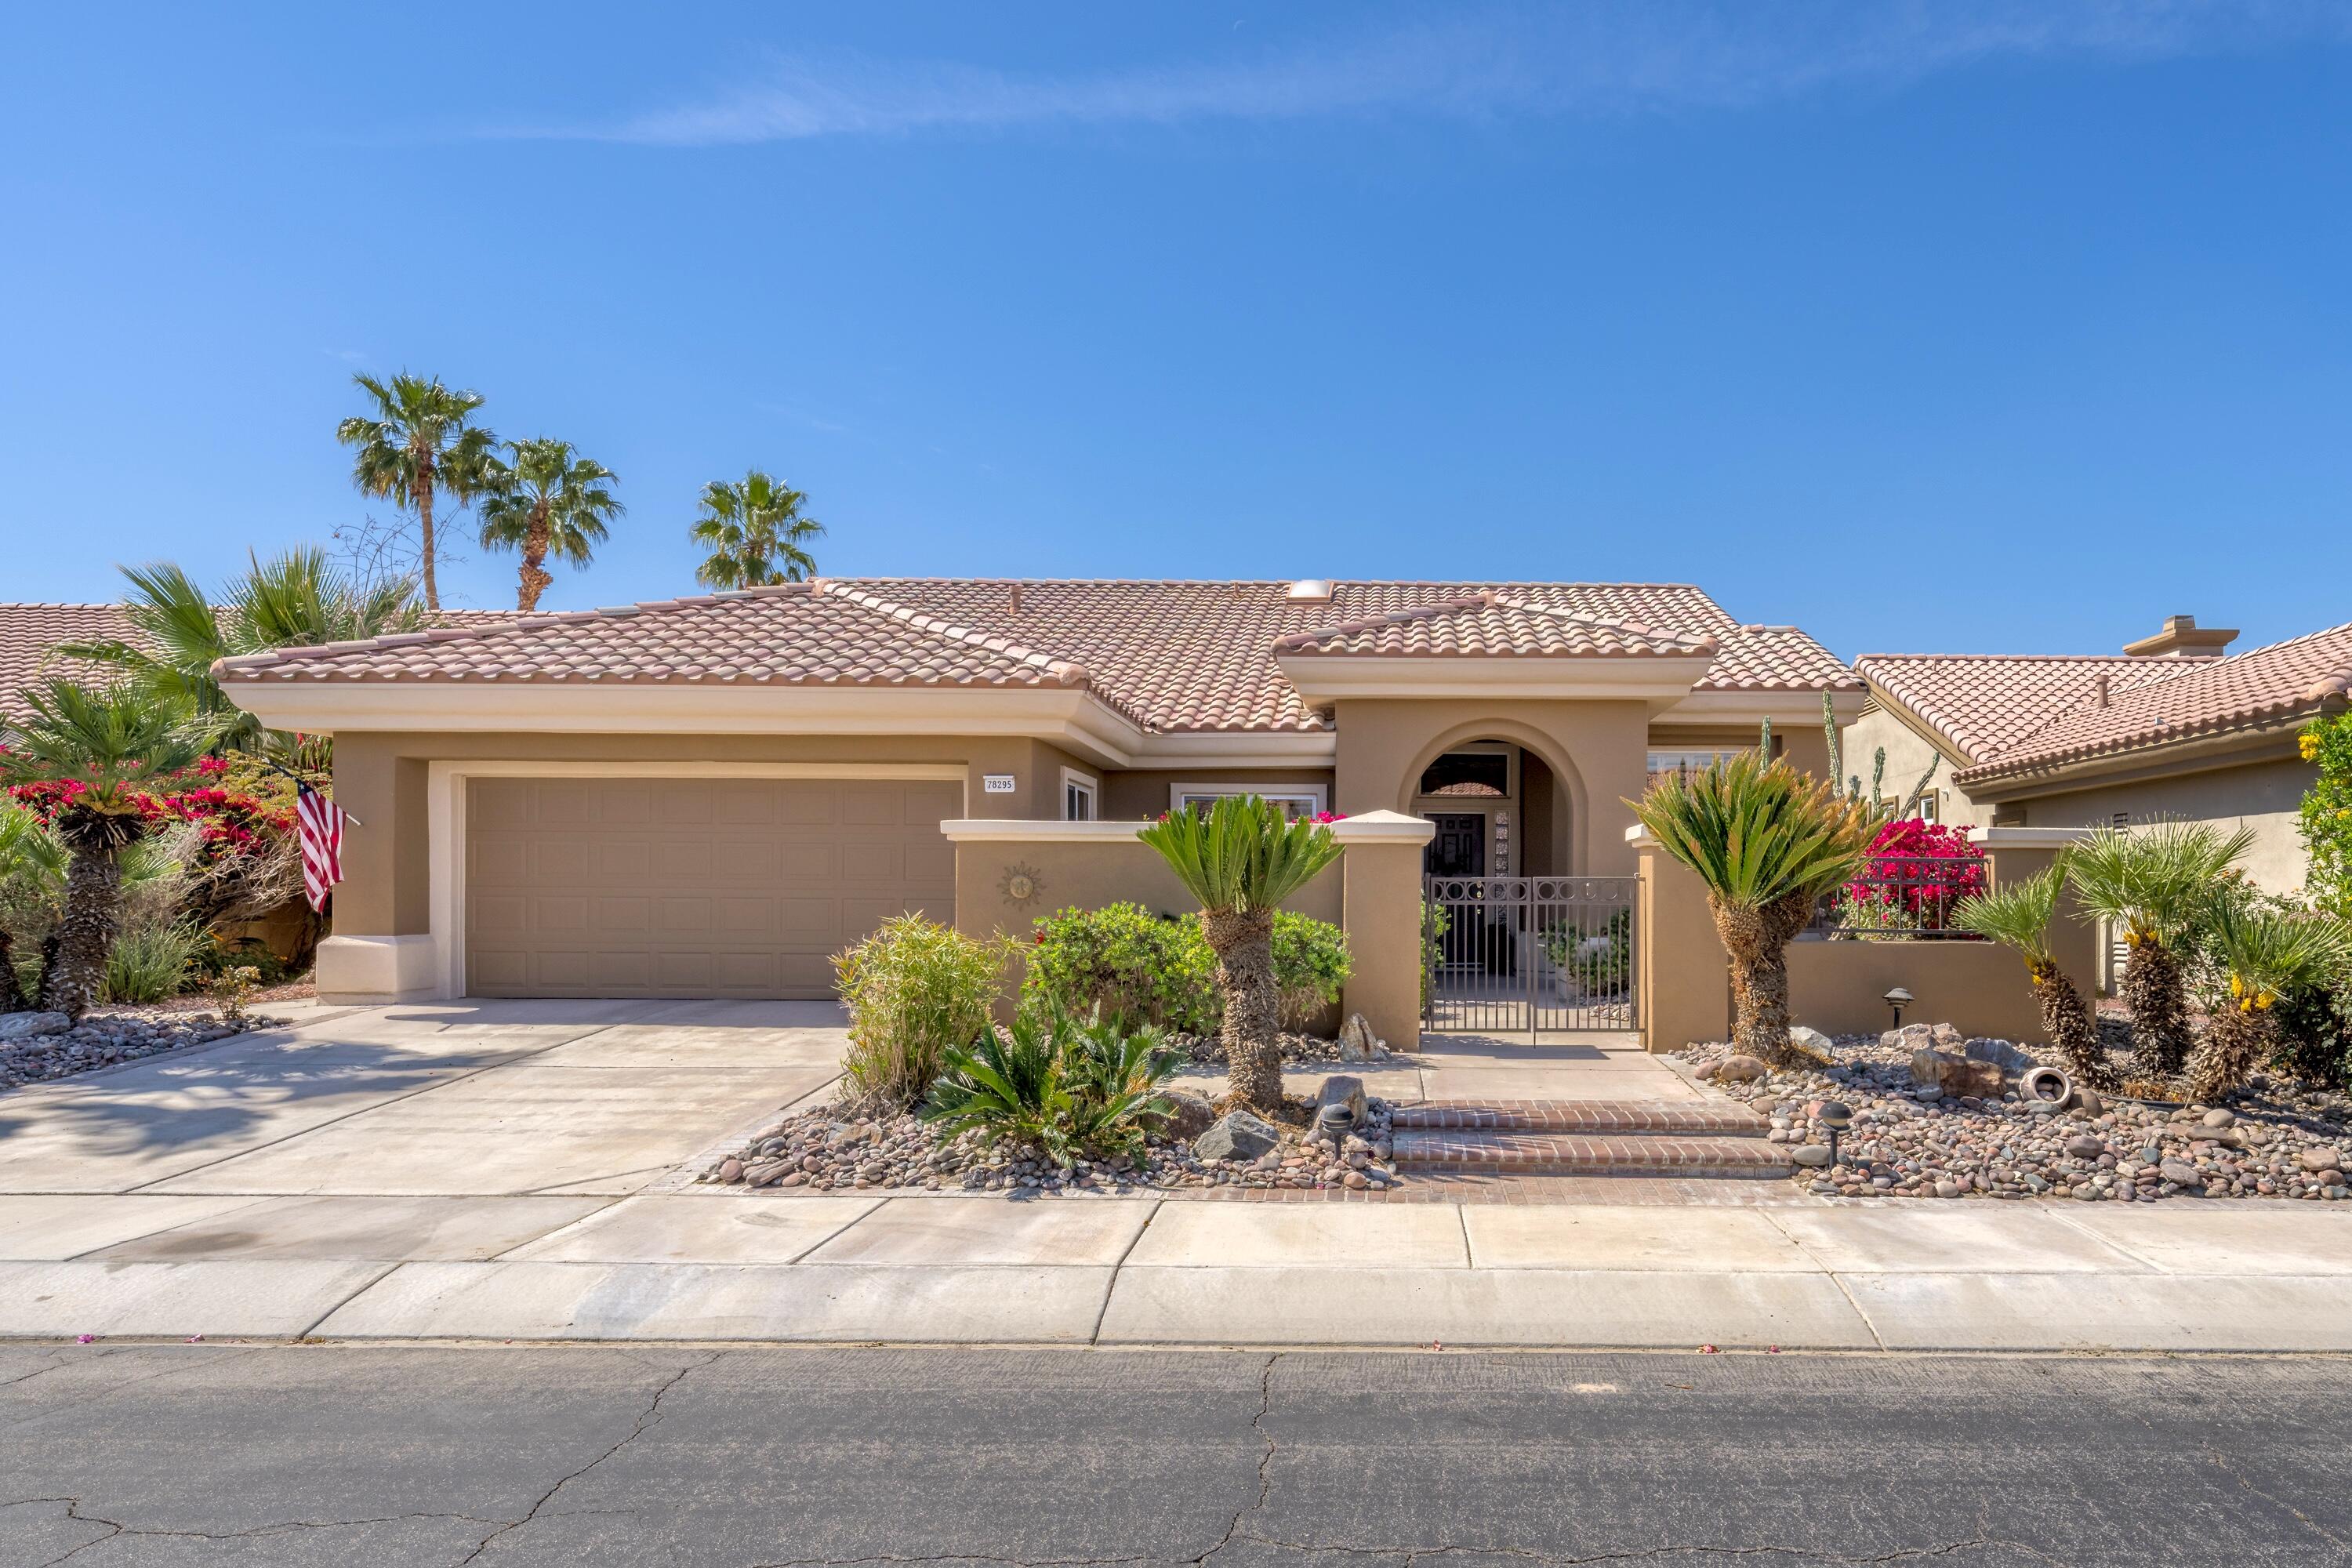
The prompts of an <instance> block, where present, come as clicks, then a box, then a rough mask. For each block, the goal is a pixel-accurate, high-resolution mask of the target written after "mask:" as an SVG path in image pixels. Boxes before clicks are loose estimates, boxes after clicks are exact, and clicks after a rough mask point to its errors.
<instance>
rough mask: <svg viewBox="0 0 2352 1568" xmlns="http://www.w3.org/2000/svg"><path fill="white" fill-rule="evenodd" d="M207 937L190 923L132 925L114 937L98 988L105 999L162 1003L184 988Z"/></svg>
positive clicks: (207, 939) (109, 1000) (110, 1000)
mask: <svg viewBox="0 0 2352 1568" xmlns="http://www.w3.org/2000/svg"><path fill="white" fill-rule="evenodd" d="M209 940H210V939H209V938H207V937H206V936H205V933H204V932H202V931H198V930H197V929H196V928H195V927H194V926H192V925H185V924H177V925H163V924H154V925H134V926H130V927H127V928H126V929H125V930H124V931H122V932H121V934H120V935H118V936H117V937H116V938H115V939H114V946H113V948H112V950H111V951H110V952H108V953H107V955H106V980H105V984H104V985H103V986H102V987H101V988H100V994H101V997H102V999H103V1000H105V1001H108V1002H132V1003H140V1002H163V1001H168V1000H170V999H171V998H172V997H174V996H177V995H178V994H180V993H181V992H183V991H184V990H186V989H187V987H188V983H189V979H190V974H191V971H192V966H193V965H194V963H195V959H196V955H197V953H198V952H201V951H203V949H204V948H205V944H206V943H207V942H208V941H209Z"/></svg>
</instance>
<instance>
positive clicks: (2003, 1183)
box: [1675, 1031, 2352, 1203]
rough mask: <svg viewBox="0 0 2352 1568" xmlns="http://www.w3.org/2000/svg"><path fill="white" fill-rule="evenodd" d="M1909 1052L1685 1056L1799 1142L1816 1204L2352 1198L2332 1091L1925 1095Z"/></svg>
mask: <svg viewBox="0 0 2352 1568" xmlns="http://www.w3.org/2000/svg"><path fill="white" fill-rule="evenodd" d="M1913 1043H1914V1042H1911V1041H1906V1040H1903V1039H1902V1038H1901V1037H1898V1036H1896V1035H1895V1033H1894V1032H1893V1031H1889V1033H1888V1034H1887V1035H1885V1036H1884V1037H1879V1036H1867V1035H1864V1036H1840V1037H1837V1038H1836V1039H1835V1040H1834V1041H1833V1042H1832V1051H1831V1055H1832V1062H1831V1063H1830V1065H1827V1066H1824V1067H1809V1068H1802V1069H1800V1070H1796V1071H1781V1070H1773V1071H1769V1072H1767V1073H1765V1074H1764V1075H1763V1076H1762V1077H1760V1078H1757V1079H1753V1080H1751V1081H1747V1082H1738V1083H1733V1082H1728V1081H1723V1080H1722V1079H1719V1078H1718V1076H1717V1069H1718V1068H1719V1067H1720V1065H1721V1063H1722V1062H1723V1061H1724V1060H1725V1059H1726V1058H1728V1057H1730V1056H1731V1055H1733V1051H1732V1047H1729V1046H1728V1045H1725V1044H1722V1043H1716V1044H1709V1045H1698V1046H1691V1047H1685V1049H1683V1050H1681V1051H1678V1052H1675V1056H1677V1057H1678V1058H1681V1059H1682V1060H1684V1061H1685V1062H1687V1063H1690V1064H1692V1065H1693V1066H1695V1067H1696V1068H1698V1069H1699V1072H1700V1075H1701V1076H1703V1077H1705V1078H1706V1079H1709V1080H1710V1081H1711V1087H1712V1088H1713V1089H1715V1090H1716V1091H1717V1093H1720V1094H1724V1095H1727V1096H1728V1097H1730V1098H1731V1099H1734V1100H1739V1101H1741V1102H1743V1103H1744V1104H1746V1105H1748V1107H1749V1108H1750V1109H1751V1110H1756V1111H1758V1112H1759V1113H1761V1114H1762V1115H1764V1116H1766V1117H1767V1118H1769V1121H1770V1129H1771V1130H1770V1131H1769V1133H1768V1134H1767V1136H1768V1137H1769V1138H1770V1139H1771V1140H1772V1141H1773V1142H1777V1143H1781V1144H1785V1145H1790V1157H1791V1158H1792V1159H1794V1160H1795V1161H1796V1163H1797V1169H1796V1172H1795V1173H1794V1175H1793V1177H1792V1178H1791V1179H1792V1180H1793V1181H1794V1182H1795V1183H1796V1184H1797V1185H1798V1186H1800V1187H1801V1188H1802V1189H1803V1190H1805V1191H1807V1192H1809V1193H1812V1194H1817V1195H1820V1196H1824V1197H1874V1196H1875V1197H1919V1198H1967V1197H1991V1198H2027V1197H2056V1198H2072V1199H2075V1200H2078V1201H2081V1202H2085V1203H2099V1202H2108V1203H2127V1202H2136V1201H2146V1200H2150V1199H2155V1198H2164V1197H2172V1196H2176V1195H2184V1194H2185V1195H2188V1196H2192V1197H2200V1196H2201V1197H2211V1198H2224V1197H2241V1198H2279V1199H2294V1200H2301V1201H2305V1202H2313V1203H2328V1202H2342V1201H2344V1200H2345V1199H2347V1198H2352V1185H2347V1176H2346V1172H2347V1168H2352V1101H2348V1100H2347V1099H2346V1097H2345V1096H2343V1095H2341V1094H2339V1093H2337V1092H2336V1091H2335V1090H2333V1089H2319V1088H2314V1087H2312V1086H2309V1085H2305V1084H2299V1083H2294V1082H2288V1081H2284V1080H2280V1079H2273V1078H2270V1077H2267V1076H2265V1075H2260V1074H2258V1075H2256V1077H2255V1079H2253V1081H2252V1084H2251V1085H2250V1086H2249V1087H2248V1088H2247V1089H2244V1090H2242V1091H2241V1092H2239V1093H2237V1094H2234V1095H2232V1096H2231V1097H2230V1098H2229V1100H2227V1102H2226V1103H2224V1104H2221V1105H2214V1106H2208V1105H2197V1104H2170V1103H2165V1102H2159V1101H2152V1100H2128V1099H2122V1098H2116V1097H2103V1096H2099V1095H2096V1094H2093V1093H2089V1092H2087V1091H2086V1092H2084V1094H2083V1095H2081V1096H2080V1097H2079V1099H2078V1101H2077V1103H2076V1104H2075V1105H2074V1107H2073V1108H2071V1109H2068V1110H2057V1109H2055V1108H2054V1107H2047V1106H2042V1107H2037V1106H2035V1105H2032V1104H2029V1103H2026V1102H2022V1101H2021V1100H2019V1099H2018V1097H2017V1095H2016V1093H2015V1090H2014V1087H2013V1085H2012V1087H2011V1089H2010V1090H2009V1091H2008V1092H2005V1093H2004V1094H2003V1095H2002V1096H2001V1097H2000V1099H1998V1100H1994V1099H1990V1098H1984V1099H1979V1098H1976V1097H1968V1098H1964V1099H1954V1098H1951V1097H1949V1096H1943V1095H1938V1094H1937V1093H1936V1092H1935V1091H1934V1090H1932V1089H1923V1088H1922V1087H1920V1086H1918V1085H1916V1084H1915V1083H1914V1082H1913V1080H1912V1077H1911V1058H1910V1051H1911V1048H1912V1045H1913ZM2002 1043H2004V1044H2005V1043H2006V1042H2002ZM1981 1048H1982V1047H1981V1044H1980V1049H1981ZM2027 1054H2028V1055H2033V1056H2037V1057H2038V1058H2039V1059H2042V1060H2052V1059H2053V1058H2052V1057H2051V1056H2050V1054H2049V1053H2048V1052H2046V1051H2043V1052H2039V1053H2036V1052H2033V1051H2032V1050H2031V1048H2028V1051H2027ZM1832 1101H1834V1102H1837V1103H1841V1104H1843V1105H1844V1106H1846V1107H1847V1108H1848V1109H1849V1110H1851V1111H1852V1113H1853V1125H1852V1126H1851V1127H1850V1128H1849V1129H1848V1130H1847V1131H1843V1132H1842V1133H1841V1134H1840V1135H1839V1149H1838V1157H1837V1159H1836V1160H1835V1161H1832V1160H1831V1158H1830V1151H1829V1142H1830V1139H1829V1129H1828V1128H1827V1127H1825V1126H1824V1125H1822V1120H1821V1115H1822V1106H1823V1105H1824V1103H1826V1102H1832Z"/></svg>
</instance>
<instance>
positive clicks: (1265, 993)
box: [1137, 795, 1339, 1110]
mask: <svg viewBox="0 0 2352 1568" xmlns="http://www.w3.org/2000/svg"><path fill="white" fill-rule="evenodd" d="M1137 837H1139V838H1141V839H1142V840H1143V841H1144V842H1145V843H1146V844H1149V845H1150V846H1151V847H1153V848H1154V849H1157V850H1159V851H1160V856H1161V858H1164V859H1165V860H1166V861H1167V862H1168V865H1169V868H1170V869H1171V870H1172V871H1174V872H1175V873H1176V877H1177V879H1178V880H1179V881H1181V882H1182V883H1183V884H1184V887H1185V889H1186V890H1187V891H1189V892H1190V893H1191V894H1192V896H1193V897H1194V898H1195V899H1198V900H1200V902H1201V932H1202V935H1203V936H1204V937H1206V938H1207V939H1208V943H1209V951H1210V952H1213V953H1215V954H1216V955H1217V988H1218V989H1219V990H1220V991H1221V992H1223V994H1224V1002H1225V1017H1224V1024H1223V1028H1222V1031H1221V1033H1222V1034H1223V1038H1224V1046H1225V1064H1226V1066H1225V1071H1226V1073H1227V1075H1228V1076H1229V1077H1230V1078H1231V1079H1232V1080H1233V1086H1234V1092H1235V1093H1237V1094H1239V1095H1240V1096H1241V1097H1242V1099H1244V1100H1246V1101H1248V1102H1249V1103H1250V1104H1251V1105H1253V1106H1255V1107H1257V1108H1258V1109H1259V1110H1280V1109H1281V1106H1282V1043H1281V1038H1280V1037H1279V1036H1278V1035H1277V1034H1276V1026H1277V1023H1278V1010H1279V1006H1280V1001H1281V998H1280V996H1279V994H1278V993H1277V991H1276V986H1275V983H1274V911H1275V910H1276V909H1278V908H1280V907H1281V905H1282V903H1283V901H1284V900H1286V899H1288V898H1290V897H1291V896H1292V895H1293V894H1295V893H1297V891H1298V889H1301V888H1304V887H1305V886H1306V885H1307V883H1308V882H1310V881H1312V880H1314V879H1315V876H1316V873H1318V872H1319V871H1321V870H1322V869H1323V868H1325V867H1327V866H1328V865H1330V864H1331V862H1332V861H1334V860H1336V859H1338V858H1339V841H1338V840H1337V839H1335V838H1333V837H1331V830H1330V829H1329V828H1328V827H1325V826H1320V825H1318V824H1316V823H1312V822H1295V821H1292V820H1290V819H1289V818H1288V817H1286V816H1284V815H1283V811H1282V808H1281V807H1280V806H1278V805H1275V804H1273V803H1272V802H1271V801H1265V800H1260V799H1259V798H1258V797H1257V796H1255V795H1227V796H1225V797H1224V798H1223V799H1221V800H1219V801H1218V802H1217V803H1216V805H1215V806H1214V808H1213V809H1212V810H1210V811H1209V812H1208V813H1207V814H1205V815H1203V814H1202V813H1200V812H1197V811H1179V812H1173V813H1171V814H1170V815H1169V816H1164V817H1162V818H1161V819H1160V821H1158V822H1155V823H1153V824H1152V825H1151V826H1149V827H1146V828H1144V829H1143V831H1142V832H1140V833H1139V834H1138V835H1137Z"/></svg>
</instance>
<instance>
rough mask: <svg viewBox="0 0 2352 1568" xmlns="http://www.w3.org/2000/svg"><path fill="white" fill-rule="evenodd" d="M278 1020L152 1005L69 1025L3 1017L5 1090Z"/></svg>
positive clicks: (113, 1010) (57, 1017) (42, 1016)
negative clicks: (239, 1018)
mask: <svg viewBox="0 0 2352 1568" xmlns="http://www.w3.org/2000/svg"><path fill="white" fill-rule="evenodd" d="M18 1019H26V1020H31V1022H30V1023H26V1024H18V1023H17V1022H16V1020H18ZM277 1022H278V1020H276V1019H274V1018H266V1017H263V1016H260V1015H258V1014H253V1015H249V1016H247V1017H246V1018H245V1019H244V1020H243V1021H241V1022H232V1021H231V1020H228V1019H226V1018H223V1017H221V1016H218V1015H217V1014H213V1013H183V1012H175V1011H170V1010H166V1009H163V1008H149V1007H102V1008H94V1009H92V1010H91V1011H90V1012H89V1013H86V1014H84V1015H83V1016H82V1020H81V1022H80V1023H79V1024H68V1022H67V1021H66V1016H65V1015H64V1014H62V1013H0V1089H15V1088H16V1087H17V1086H18V1085H19V1084H27V1083H42V1082H46V1081H47V1080H49V1079H60V1078H68V1077H70V1076H72V1075H73V1074H75V1073H78V1072H89V1071H90V1070H91V1069H92V1068H104V1067H113V1066H115V1065H116V1064H117V1063H120V1062H135V1061H139V1060H141V1059H142V1058H147V1057H155V1056H162V1055H163V1053H165V1052H166V1051H176V1050H182V1049H184V1048H185V1047H189V1046H201V1045H209V1044H210V1043H211V1042H213V1041H215V1040H225V1039H226V1038H228V1037H229V1036H231V1035H236V1034H242V1033H244V1032H245V1031H246V1030H247V1029H254V1028H267V1027H270V1026H274V1025H275V1024H276V1023H277ZM12 1031H13V1032H12Z"/></svg>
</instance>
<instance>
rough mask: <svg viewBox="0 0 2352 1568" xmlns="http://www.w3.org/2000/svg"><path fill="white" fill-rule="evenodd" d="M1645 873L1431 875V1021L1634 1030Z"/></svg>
mask: <svg viewBox="0 0 2352 1568" xmlns="http://www.w3.org/2000/svg"><path fill="white" fill-rule="evenodd" d="M1640 890H1641V879H1640V878H1638V877H1429V878H1425V879H1423V895H1422V897H1423V903H1422V935H1423V942H1422V951H1423V961H1424V963H1425V964H1426V969H1425V972H1424V976H1423V988H1422V990H1423V1009H1422V1011H1423V1016H1422V1024H1423V1027H1425V1028H1430V1029H1438V1030H1460V1031H1466V1032H1472V1033H1479V1034H1527V1035H1530V1036H1532V1035H1535V1034H1537V1033H1538V1032H1540V1031H1543V1030H1547V1029H1633V1028H1638V1027H1639V1026H1640V1025H1641V1015H1640V1011H1639V1007H1638V1002H1639V999H1638V997H1637V996H1636V995H1635V994H1634V987H1633V974H1634V969H1633V932H1634V930H1635V928H1636V927H1637V925H1638V924H1639V921H1637V919H1636V918H1635V912H1636V905H1637V902H1638V900H1639V898H1640Z"/></svg>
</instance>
